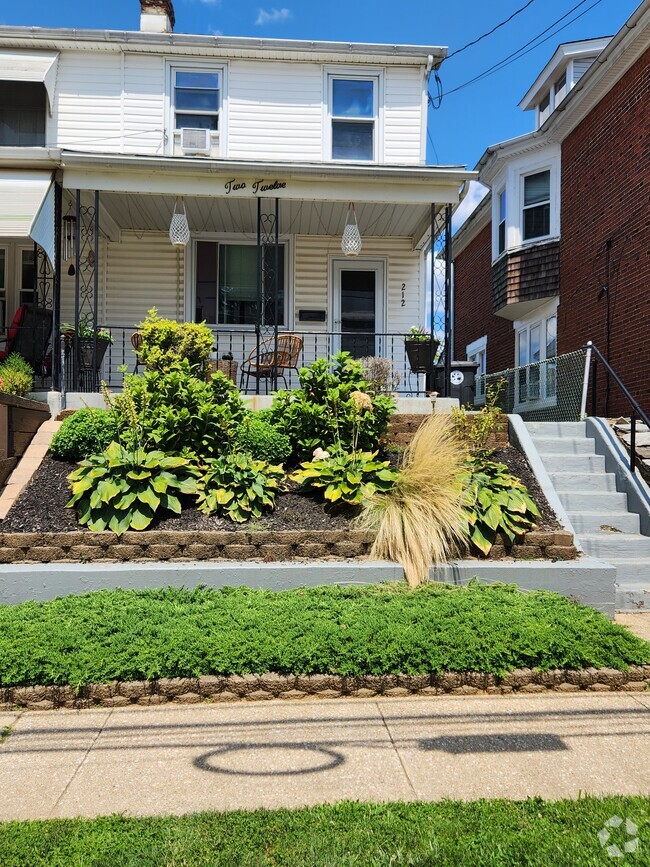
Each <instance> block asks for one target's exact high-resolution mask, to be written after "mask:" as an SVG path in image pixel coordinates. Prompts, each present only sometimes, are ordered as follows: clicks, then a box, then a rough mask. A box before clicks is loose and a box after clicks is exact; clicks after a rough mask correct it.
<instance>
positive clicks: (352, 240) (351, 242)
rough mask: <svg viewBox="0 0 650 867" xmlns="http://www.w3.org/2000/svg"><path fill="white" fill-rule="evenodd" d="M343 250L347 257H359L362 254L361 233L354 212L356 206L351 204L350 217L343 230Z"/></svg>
mask: <svg viewBox="0 0 650 867" xmlns="http://www.w3.org/2000/svg"><path fill="white" fill-rule="evenodd" d="M341 250H343V252H344V253H345V255H346V256H350V257H351V256H358V255H359V253H360V252H361V232H360V231H359V225H358V223H357V215H356V212H355V210H354V205H353V204H352V202H350V207H349V208H348V216H347V219H346V221H345V229H344V230H343V238H342V239H341Z"/></svg>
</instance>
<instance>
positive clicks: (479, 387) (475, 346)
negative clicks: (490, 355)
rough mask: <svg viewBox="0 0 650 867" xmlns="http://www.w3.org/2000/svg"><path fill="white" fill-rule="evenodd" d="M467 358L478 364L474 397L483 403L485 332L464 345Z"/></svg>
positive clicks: (485, 355)
mask: <svg viewBox="0 0 650 867" xmlns="http://www.w3.org/2000/svg"><path fill="white" fill-rule="evenodd" d="M465 351H466V353H467V360H468V361H473V362H474V364H478V368H477V370H476V379H475V383H476V386H475V390H474V399H475V401H476V403H485V374H486V373H487V334H486V335H484V336H483V337H479V339H478V340H475V341H474V342H473V343H470V344H468V345H467V346H466V347H465Z"/></svg>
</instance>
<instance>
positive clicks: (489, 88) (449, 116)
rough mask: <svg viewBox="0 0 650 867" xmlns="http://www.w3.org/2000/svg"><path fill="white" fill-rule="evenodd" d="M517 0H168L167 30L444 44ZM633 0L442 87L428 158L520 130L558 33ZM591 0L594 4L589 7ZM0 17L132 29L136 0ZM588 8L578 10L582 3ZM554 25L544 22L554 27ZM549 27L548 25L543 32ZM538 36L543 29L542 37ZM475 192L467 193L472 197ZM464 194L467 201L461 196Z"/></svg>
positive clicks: (29, 6)
mask: <svg viewBox="0 0 650 867" xmlns="http://www.w3.org/2000/svg"><path fill="white" fill-rule="evenodd" d="M525 2H526V0H499V2H496V3H486V2H485V0H465V2H462V3H460V2H455V3H454V2H450V3H446V4H443V3H435V4H434V3H433V2H431V0H401V2H399V3H394V2H392V0H391V2H387V0H379V2H378V0H356V2H350V0H327V2H322V3H321V2H313V0H277V2H276V0H272V2H271V3H267V2H263V3H261V4H260V2H254V0H175V3H174V6H175V10H176V31H177V32H183V33H207V34H210V33H223V34H224V35H227V36H265V37H280V38H301V39H302V38H305V39H332V40H346V41H359V42H389V43H395V42H397V43H401V42H404V43H416V44H426V45H446V46H449V49H450V52H451V51H453V50H454V49H457V48H460V47H461V46H463V45H465V44H466V43H467V42H470V41H471V40H473V39H475V38H476V37H478V36H480V35H481V34H482V33H484V32H486V31H488V30H490V29H491V28H492V27H493V26H494V25H495V24H497V23H498V22H499V21H502V20H503V19H505V18H507V17H508V16H509V15H511V14H512V13H513V12H514V11H515V10H516V9H518V8H519V7H521V6H523V5H524V3H525ZM578 2H579V0H532V3H531V5H530V6H529V7H528V8H527V9H526V10H525V11H523V12H522V13H521V14H520V15H518V16H517V17H516V18H514V19H513V21H512V22H510V23H509V24H507V25H506V26H505V27H502V28H501V29H499V30H497V32H496V33H495V34H493V35H492V36H490V37H488V38H487V39H484V40H483V41H482V42H480V43H479V44H478V45H477V46H474V47H472V48H469V49H468V50H467V51H464V52H462V53H461V54H459V55H458V56H457V57H454V58H451V59H450V60H449V61H447V62H445V63H444V64H443V66H442V68H441V70H440V77H441V80H442V85H443V90H451V89H453V88H455V87H458V86H459V85H461V84H463V83H464V82H466V81H468V80H469V79H471V78H473V77H474V76H476V75H478V74H479V73H481V72H483V71H484V70H485V69H487V68H488V67H490V66H492V65H493V64H494V63H496V62H498V61H500V60H502V59H503V58H505V57H506V56H507V55H509V54H510V53H512V52H513V51H515V50H516V49H518V48H520V47H521V46H522V45H524V43H526V42H528V41H529V40H530V39H532V38H533V37H534V36H536V35H537V34H538V33H540V32H541V31H543V30H545V29H546V28H547V27H548V26H549V25H550V24H551V23H552V22H553V21H555V20H556V19H559V18H560V17H561V16H562V15H564V14H565V13H567V12H568V11H569V10H570V9H571V8H572V7H573V6H575V5H576V4H577V3H578ZM638 2H639V0H584V2H583V3H582V5H581V6H580V7H579V8H578V9H577V10H576V11H575V12H573V13H572V14H571V15H570V16H569V17H568V18H566V19H565V20H564V21H563V22H561V24H558V25H557V26H558V27H559V26H561V25H562V24H565V23H567V22H568V21H570V20H571V19H572V18H574V17H575V16H576V15H579V14H580V13H581V12H583V11H584V12H585V14H584V15H582V17H581V18H579V19H578V20H577V21H574V22H573V23H572V24H570V25H569V26H568V27H566V29H564V30H562V31H561V32H559V33H557V34H555V35H551V36H550V38H549V39H548V41H546V42H544V43H543V44H541V45H540V46H539V47H537V48H535V49H534V50H532V51H530V53H527V54H526V55H525V56H524V57H522V58H521V59H520V60H517V61H516V62H514V63H512V64H510V65H509V66H507V67H506V68H505V69H503V70H501V71H499V72H497V73H496V74H494V75H491V76H489V77H487V78H485V79H484V80H482V81H480V82H478V83H477V84H474V85H472V86H470V87H467V88H465V89H463V90H460V91H459V92H458V93H453V94H449V95H448V96H446V97H443V101H442V105H441V108H440V109H439V110H438V111H432V112H431V116H430V120H429V129H430V132H431V139H432V141H433V145H434V146H435V151H434V148H433V147H432V146H431V144H430V145H429V154H428V160H429V162H431V163H441V164H467V165H468V166H469V167H470V168H472V167H473V166H474V165H475V164H476V162H477V160H478V159H479V157H480V156H481V154H482V153H483V151H484V150H485V148H486V147H487V146H488V145H489V144H492V143H494V142H498V141H502V140H504V139H508V138H512V137H513V136H516V135H521V134H522V133H525V132H528V131H529V130H530V129H531V128H532V125H533V114H532V112H522V111H521V110H520V109H519V108H518V107H517V104H518V102H519V101H520V99H521V97H522V96H523V94H524V93H525V91H526V90H527V89H528V86H529V85H530V84H531V83H532V82H533V80H534V79H535V78H536V76H537V74H538V72H539V71H540V70H541V69H542V67H543V66H544V65H545V63H546V61H547V60H548V59H549V57H550V56H551V55H552V53H553V52H554V50H555V48H556V47H557V45H558V44H559V43H560V42H568V41H572V40H575V39H587V38H593V37H596V36H607V35H613V34H614V33H615V32H616V31H617V30H619V29H620V27H621V26H622V25H623V23H624V22H625V20H626V19H627V18H628V17H629V16H630V14H631V13H632V12H633V11H634V9H635V8H636V6H637V5H638ZM594 3H596V5H595V7H594V8H592V9H590V8H589V7H591V6H592V5H593V4H594ZM3 5H4V7H5V8H4V9H3V10H2V11H0V23H2V24H22V25H36V26H43V27H56V26H59V27H82V28H85V27H90V28H95V27H96V28H110V29H113V30H136V29H138V27H139V10H140V4H139V2H138V0H103V2H98V0H90V2H85V3H81V2H79V0H57V2H56V3H54V2H52V0H23V2H22V3H17V4H9V3H8V2H6V3H5V4H3ZM585 10H587V11H585ZM555 29H556V28H553V30H555ZM547 35H548V34H547ZM542 38H545V37H542ZM477 197H478V196H477V194H476V193H475V194H474V195H473V196H472V198H473V199H474V198H477ZM469 204H470V203H469V202H468V205H469Z"/></svg>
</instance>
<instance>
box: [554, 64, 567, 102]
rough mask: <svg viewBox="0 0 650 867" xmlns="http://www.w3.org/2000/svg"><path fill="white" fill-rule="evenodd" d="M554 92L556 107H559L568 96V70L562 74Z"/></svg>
mask: <svg viewBox="0 0 650 867" xmlns="http://www.w3.org/2000/svg"><path fill="white" fill-rule="evenodd" d="M553 90H554V92H555V105H554V107H555V108H557V106H558V105H559V104H560V103H561V102H562V100H563V99H564V97H565V96H566V69H565V70H564V72H563V73H562V75H561V76H560V77H559V78H558V79H557V81H556V82H555V84H554V85H553Z"/></svg>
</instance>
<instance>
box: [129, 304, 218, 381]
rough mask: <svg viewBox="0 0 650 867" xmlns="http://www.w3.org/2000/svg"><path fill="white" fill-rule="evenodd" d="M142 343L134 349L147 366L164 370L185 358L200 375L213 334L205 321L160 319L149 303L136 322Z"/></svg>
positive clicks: (203, 369)
mask: <svg viewBox="0 0 650 867" xmlns="http://www.w3.org/2000/svg"><path fill="white" fill-rule="evenodd" d="M138 331H139V333H140V334H141V336H142V347H141V349H140V351H139V352H138V356H139V358H140V361H141V362H142V363H143V364H144V365H145V367H146V368H147V370H157V371H159V372H161V373H166V372H167V371H169V370H170V369H171V368H172V367H174V365H176V364H178V363H179V362H180V361H183V360H187V362H188V364H189V365H190V368H191V370H192V371H193V372H194V373H195V374H196V375H197V376H203V375H204V374H205V371H206V362H207V360H208V358H209V356H210V353H211V352H212V344H213V342H214V338H213V336H212V332H211V331H210V329H209V328H208V326H207V325H206V324H205V322H176V321H175V320H174V319H161V318H160V316H158V312H157V310H156V308H155V307H152V308H151V310H150V311H149V313H148V314H147V318H146V319H145V320H144V322H141V323H140V324H139V325H138Z"/></svg>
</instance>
